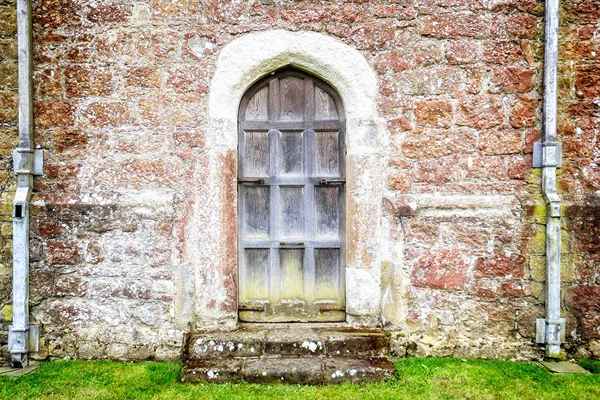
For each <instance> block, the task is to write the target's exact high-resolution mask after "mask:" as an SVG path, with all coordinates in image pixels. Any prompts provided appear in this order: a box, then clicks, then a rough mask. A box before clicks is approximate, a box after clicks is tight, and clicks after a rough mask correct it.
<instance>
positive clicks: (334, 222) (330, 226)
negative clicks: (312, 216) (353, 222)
mask: <svg viewBox="0 0 600 400" xmlns="http://www.w3.org/2000/svg"><path fill="white" fill-rule="evenodd" d="M339 198H340V190H339V188H338V187H336V186H317V187H315V206H316V217H317V218H316V237H317V239H324V240H338V239H339V238H340V201H339Z"/></svg>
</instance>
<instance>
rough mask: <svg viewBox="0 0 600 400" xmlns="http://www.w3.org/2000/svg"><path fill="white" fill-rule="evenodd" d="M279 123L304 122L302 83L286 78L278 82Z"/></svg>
mask: <svg viewBox="0 0 600 400" xmlns="http://www.w3.org/2000/svg"><path fill="white" fill-rule="evenodd" d="M279 90H280V96H281V113H280V120H281V121H302V120H304V81H303V79H300V78H296V77H293V76H288V77H285V78H282V79H281V80H280V81H279Z"/></svg>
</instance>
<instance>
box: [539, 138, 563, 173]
mask: <svg viewBox="0 0 600 400" xmlns="http://www.w3.org/2000/svg"><path fill="white" fill-rule="evenodd" d="M561 166H562V145H561V144H560V143H559V142H542V141H541V140H538V141H536V142H535V143H533V168H545V167H556V168H560V167H561Z"/></svg>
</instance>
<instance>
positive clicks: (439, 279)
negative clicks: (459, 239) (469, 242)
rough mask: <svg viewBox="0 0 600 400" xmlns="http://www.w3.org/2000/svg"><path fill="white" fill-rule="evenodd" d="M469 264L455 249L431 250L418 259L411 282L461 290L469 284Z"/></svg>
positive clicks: (415, 284) (430, 286)
mask: <svg viewBox="0 0 600 400" xmlns="http://www.w3.org/2000/svg"><path fill="white" fill-rule="evenodd" d="M468 269H469V265H468V263H467V261H466V259H465V257H464V256H463V255H462V254H461V253H459V252H458V250H455V249H449V250H446V249H444V250H439V251H431V252H429V253H427V254H425V255H423V256H421V257H419V259H418V260H417V262H416V264H415V266H414V267H413V271H412V274H411V282H412V284H413V285H414V286H417V287H428V288H432V289H446V290H461V289H464V288H465V286H466V284H467V280H468V278H467V272H468Z"/></svg>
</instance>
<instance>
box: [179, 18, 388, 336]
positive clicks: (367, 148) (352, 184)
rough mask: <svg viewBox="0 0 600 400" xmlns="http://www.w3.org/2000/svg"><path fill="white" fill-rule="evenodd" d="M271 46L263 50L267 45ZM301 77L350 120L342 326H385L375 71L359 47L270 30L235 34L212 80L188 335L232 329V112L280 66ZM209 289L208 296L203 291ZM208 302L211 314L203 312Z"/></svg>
mask: <svg viewBox="0 0 600 400" xmlns="http://www.w3.org/2000/svg"><path fill="white" fill-rule="evenodd" d="M265 44H267V45H265ZM288 65H289V66H292V67H294V68H298V69H301V70H304V71H306V72H308V73H310V74H312V75H314V76H316V77H318V78H320V79H322V80H324V81H325V82H327V83H328V84H330V85H331V86H332V87H333V88H335V90H337V92H338V93H339V95H340V97H341V99H342V102H343V105H344V109H345V114H346V130H347V138H346V140H347V143H346V146H347V148H346V150H347V155H346V171H347V180H348V182H347V185H348V186H347V198H346V210H347V228H346V229H347V231H346V243H347V245H348V249H347V255H346V257H347V269H346V299H347V315H348V322H350V323H360V324H363V325H370V326H374V325H378V324H379V323H380V321H381V299H380V296H373V293H381V264H382V256H383V254H382V253H383V249H382V236H383V232H382V229H381V228H382V199H383V192H384V188H385V179H386V178H385V177H386V174H385V166H386V165H387V158H388V157H387V149H388V148H389V146H388V143H389V135H388V133H387V130H386V129H385V125H384V123H383V122H382V120H381V119H380V118H379V116H378V113H377V104H376V98H377V93H378V88H377V78H376V74H375V72H374V71H373V70H372V68H371V67H370V65H369V64H368V62H367V60H366V59H365V57H364V56H363V55H362V54H361V53H360V52H359V51H357V50H356V49H354V48H352V47H350V46H348V45H346V44H344V43H343V42H341V41H339V40H337V39H334V38H332V37H330V36H327V35H324V34H321V33H315V32H290V31H285V30H271V31H264V32H257V33H249V34H246V35H244V36H241V37H239V38H237V39H235V40H233V41H232V42H230V43H229V44H227V45H226V46H225V47H224V48H223V49H222V50H221V51H220V54H219V56H218V59H217V64H216V70H215V73H214V76H213V78H212V80H211V84H210V89H209V101H208V121H207V127H206V131H205V142H206V149H207V157H208V161H207V162H206V163H205V164H203V165H198V168H197V179H198V182H199V184H200V185H201V186H202V187H201V188H200V189H199V190H197V191H196V193H198V194H197V195H195V198H194V199H193V201H192V202H193V204H192V205H191V210H190V214H189V218H188V221H187V224H186V232H185V241H186V243H184V258H185V260H184V262H185V263H186V265H187V266H188V269H189V273H191V274H193V276H194V285H193V287H194V288H192V289H188V292H189V291H192V292H193V296H192V297H193V303H194V304H188V305H182V306H181V307H180V308H183V309H187V310H191V309H193V312H188V313H187V314H186V315H183V316H182V315H180V316H179V317H180V318H179V321H180V322H181V323H183V322H187V323H189V322H192V327H194V326H197V327H203V328H207V327H211V326H214V325H218V326H227V327H234V326H235V325H236V324H237V303H236V299H237V287H236V272H237V260H236V254H237V248H236V240H235V238H236V235H237V233H236V218H237V217H236V215H235V214H236V209H237V204H236V201H237V199H236V176H235V174H236V172H235V171H236V168H235V162H236V155H237V113H238V107H239V104H240V100H241V98H242V96H243V94H244V93H245V92H246V90H247V89H248V88H249V87H250V86H251V85H252V84H253V83H255V82H256V81H258V80H259V79H260V78H261V77H264V76H265V75H266V74H268V73H270V72H271V71H275V70H277V69H279V68H282V67H284V66H288ZM207 286H208V289H207ZM209 303H210V304H212V305H211V307H208V306H207V304H209Z"/></svg>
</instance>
